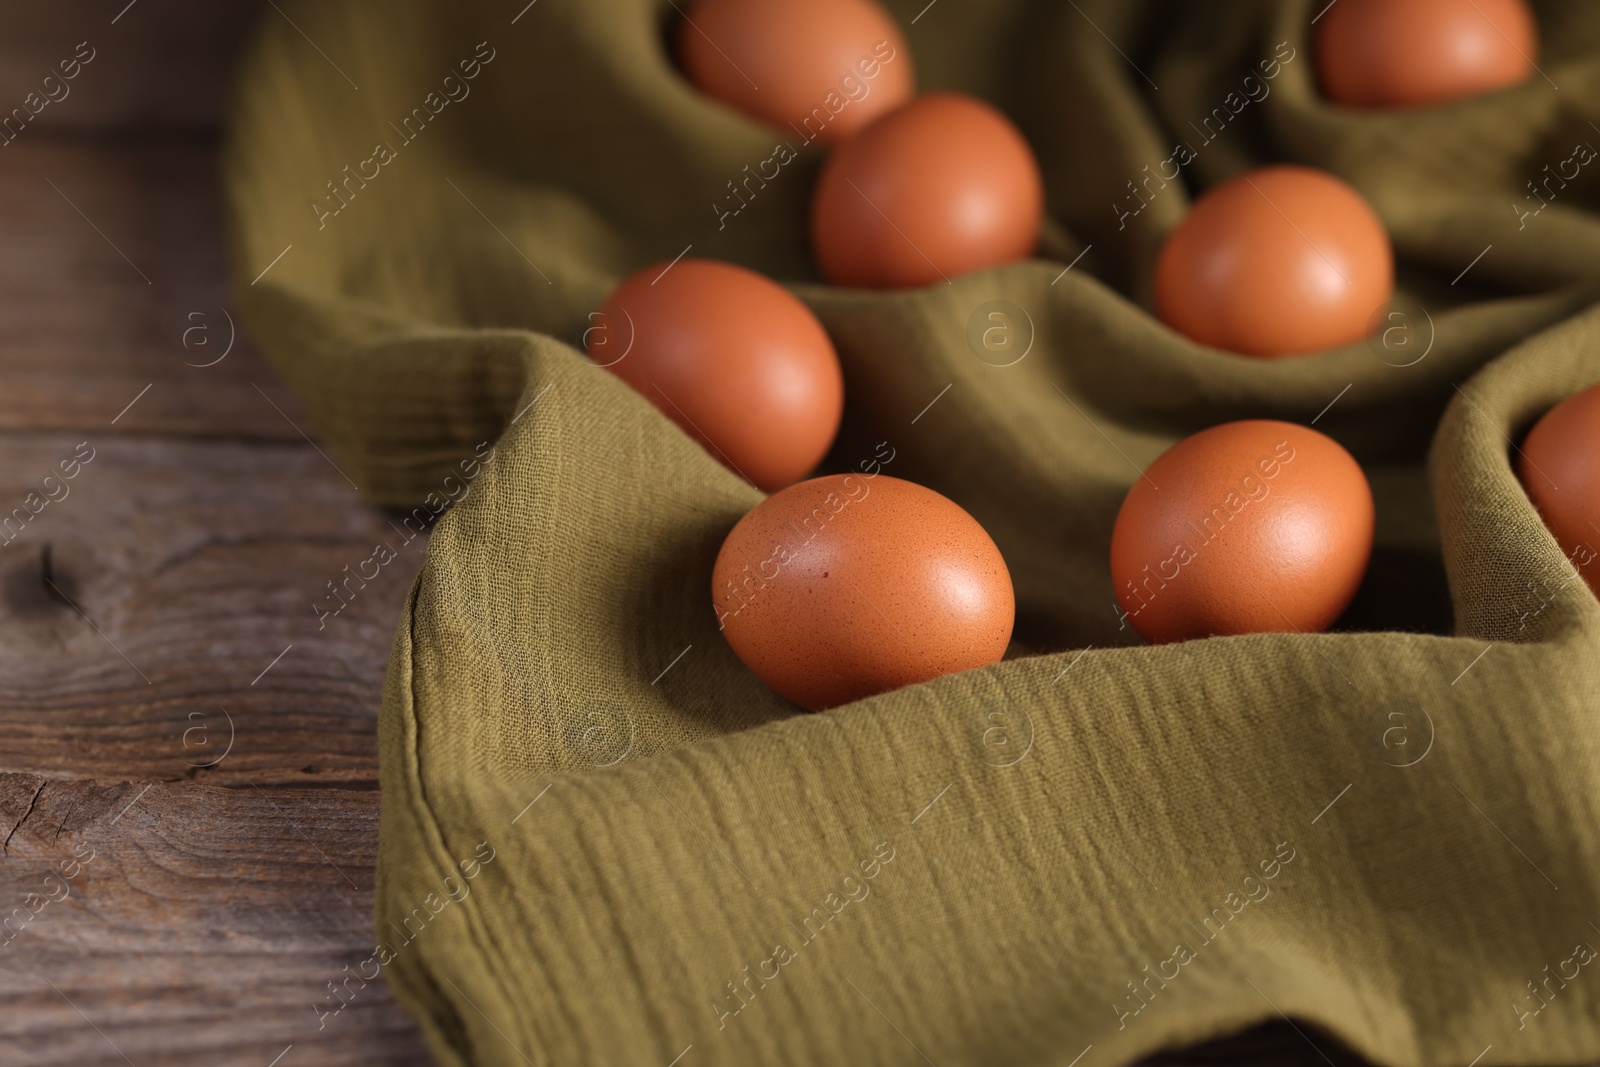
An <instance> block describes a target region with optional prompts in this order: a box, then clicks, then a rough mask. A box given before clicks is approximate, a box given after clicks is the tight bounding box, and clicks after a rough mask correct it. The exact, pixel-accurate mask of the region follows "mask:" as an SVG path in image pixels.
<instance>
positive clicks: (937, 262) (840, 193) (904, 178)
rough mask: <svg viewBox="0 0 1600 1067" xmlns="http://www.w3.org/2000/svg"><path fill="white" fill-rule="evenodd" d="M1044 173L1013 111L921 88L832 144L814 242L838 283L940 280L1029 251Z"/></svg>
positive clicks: (816, 205) (822, 265)
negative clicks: (1006, 112)
mask: <svg viewBox="0 0 1600 1067" xmlns="http://www.w3.org/2000/svg"><path fill="white" fill-rule="evenodd" d="M1043 218H1044V182H1043V179H1041V178H1040V176H1039V164H1038V162H1037V161H1036V160H1035V159H1034V156H1033V150H1032V149H1030V148H1029V147H1028V142H1027V141H1025V140H1024V139H1023V137H1022V134H1021V133H1020V132H1019V131H1018V130H1017V128H1016V127H1015V126H1013V125H1012V124H1011V121H1010V120H1009V119H1007V118H1006V117H1005V116H1004V115H1002V114H1001V113H1000V112H998V111H996V110H995V109H994V108H992V107H990V106H989V105H988V104H985V103H984V102H983V101H981V100H974V99H973V98H971V97H967V96H959V95H957V94H955V93H927V94H925V95H923V96H919V97H918V98H917V99H916V100H914V101H912V102H911V103H909V104H907V105H906V106H905V107H903V108H901V109H899V110H898V111H894V112H891V113H890V114H888V115H885V116H884V117H883V118H881V119H879V120H878V121H877V122H875V123H873V124H872V125H871V126H869V127H867V128H866V129H865V130H863V131H862V132H861V134H860V135H859V136H857V137H855V138H854V139H852V140H850V141H848V142H846V143H845V144H843V145H841V146H840V147H839V148H837V149H836V150H835V151H834V153H833V154H832V155H831V156H830V157H829V158H828V161H827V163H826V164H824V166H823V169H822V173H821V175H820V176H819V177H818V179H817V189H816V193H815V196H814V199H813V200H812V205H811V244H812V249H813V251H814V252H815V254H816V258H817V266H818V268H819V269H820V270H821V271H822V276H823V277H824V278H826V279H827V280H828V281H830V282H832V283H833V284H834V285H848V286H857V287H863V288H878V289H890V288H897V287H914V286H922V285H929V284H931V283H933V282H939V281H947V280H949V279H952V278H955V277H957V276H959V275H962V274H967V273H970V272H971V271H975V270H982V269H983V268H985V267H994V266H998V265H999V264H1002V263H1010V262H1012V261H1013V260H1018V259H1023V258H1025V257H1027V256H1028V255H1030V254H1032V252H1033V249H1034V245H1035V244H1037V242H1038V239H1039V228H1040V225H1041V223H1042V221H1043Z"/></svg>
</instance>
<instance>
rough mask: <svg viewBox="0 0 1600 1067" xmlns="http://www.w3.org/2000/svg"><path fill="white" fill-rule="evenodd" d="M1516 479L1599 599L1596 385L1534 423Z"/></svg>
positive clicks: (1599, 417)
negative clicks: (1519, 480) (1519, 481)
mask: <svg viewBox="0 0 1600 1067" xmlns="http://www.w3.org/2000/svg"><path fill="white" fill-rule="evenodd" d="M1517 477H1518V478H1520V479H1521V481H1522V486H1523V488H1524V489H1526V490H1527V491H1528V498H1529V499H1531V500H1532V501H1533V503H1534V506H1535V507H1537V508H1538V509H1539V515H1540V516H1541V517H1542V518H1543V519H1544V522H1545V525H1546V526H1548V527H1549V528H1550V532H1551V533H1552V534H1554V535H1555V538H1556V541H1557V542H1559V543H1560V545H1561V550H1562V551H1563V552H1565V553H1566V554H1567V558H1568V559H1569V560H1571V561H1572V564H1573V566H1575V567H1577V568H1578V573H1580V574H1582V575H1583V577H1584V580H1585V581H1587V582H1588V583H1589V588H1590V589H1592V590H1594V591H1595V594H1596V595H1597V596H1600V561H1597V559H1596V554H1597V553H1600V385H1594V386H1590V387H1589V388H1588V389H1585V390H1584V391H1583V392H1581V393H1577V394H1576V395H1574V396H1570V397H1568V398H1567V399H1566V400H1563V401H1562V402H1561V403H1559V404H1557V405H1556V406H1555V407H1553V408H1551V409H1550V411H1549V412H1547V413H1546V414H1545V416H1544V418H1542V419H1540V420H1539V421H1538V422H1537V423H1536V424H1535V425H1534V427H1533V429H1532V430H1530V431H1529V432H1528V438H1527V440H1525V441H1523V442H1522V448H1521V450H1520V451H1519V452H1518V454H1517Z"/></svg>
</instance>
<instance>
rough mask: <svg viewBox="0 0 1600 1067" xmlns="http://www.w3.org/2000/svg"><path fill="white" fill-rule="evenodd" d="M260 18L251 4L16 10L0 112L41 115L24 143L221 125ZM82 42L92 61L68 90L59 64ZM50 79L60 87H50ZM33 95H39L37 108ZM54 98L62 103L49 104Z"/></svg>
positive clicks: (4, 46)
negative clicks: (68, 133)
mask: <svg viewBox="0 0 1600 1067" xmlns="http://www.w3.org/2000/svg"><path fill="white" fill-rule="evenodd" d="M262 11H266V12H269V13H270V12H271V8H269V7H267V5H265V4H263V3H258V2H255V0H249V2H240V0H230V2H228V3H219V4H194V3H186V2H184V0H134V2H133V3H130V2H129V0H90V2H87V3H74V4H19V5H12V6H10V7H8V8H7V10H6V32H5V35H4V38H3V39H0V114H9V113H10V111H11V109H12V108H14V107H26V108H27V110H28V111H29V112H30V113H31V112H32V111H34V110H35V109H37V111H38V114H37V116H36V117H34V118H32V119H31V120H30V121H29V123H28V125H27V126H25V127H23V128H22V134H21V136H22V137H31V136H32V135H34V134H37V133H45V132H49V131H57V132H59V131H64V130H74V131H104V130H110V129H129V128H134V129H149V128H151V127H168V128H170V127H196V128H212V127H215V126H216V125H218V124H219V123H220V122H221V120H222V117H223V110H224V108H225V107H226V105H227V101H228V98H229V96H230V95H231V93H230V92H229V87H230V86H231V84H232V80H233V69H234V66H235V64H236V63H237V60H238V55H239V52H240V49H241V47H242V45H243V43H244V40H245V36H246V33H247V31H248V30H249V28H250V26H251V25H253V24H254V22H255V20H256V18H257V16H258V14H259V13H260V12H262ZM274 17H280V16H277V15H274ZM84 42H87V45H88V50H85V51H84V53H83V54H85V55H90V54H92V55H93V57H94V58H93V59H91V60H90V62H89V64H88V65H87V66H82V65H80V68H79V69H78V73H77V76H76V77H74V78H72V79H71V80H70V81H65V82H64V83H63V82H62V80H61V74H62V69H61V66H60V64H61V62H62V61H63V60H70V59H72V58H73V57H74V55H75V54H76V53H77V52H78V50H79V49H78V46H79V45H80V43H84ZM308 47H309V46H308ZM89 50H92V51H89ZM72 69H73V68H72V67H71V66H69V67H68V68H67V70H69V71H70V70H72ZM48 75H54V76H55V78H56V79H57V80H56V82H54V83H51V84H49V85H46V84H44V78H45V77H46V76H48ZM63 84H64V86H65V88H63V87H62V86H63ZM30 92H38V93H39V96H38V97H36V98H35V99H34V101H32V102H31V106H30V103H29V102H28V100H27V96H28V93H30ZM51 95H54V96H55V97H56V98H57V99H55V100H50V96H51ZM39 100H49V101H50V102H48V103H44V104H43V105H41V104H40V103H39V102H38V101H39Z"/></svg>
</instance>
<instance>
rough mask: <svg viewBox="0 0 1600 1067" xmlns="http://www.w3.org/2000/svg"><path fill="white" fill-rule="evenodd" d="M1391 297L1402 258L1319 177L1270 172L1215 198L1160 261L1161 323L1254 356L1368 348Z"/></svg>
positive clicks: (1305, 171)
mask: <svg viewBox="0 0 1600 1067" xmlns="http://www.w3.org/2000/svg"><path fill="white" fill-rule="evenodd" d="M1393 291H1394V253H1393V251H1392V250H1391V248H1390V246H1389V235H1388V233H1386V232H1385V231H1384V228H1383V223H1382V222H1380V221H1379V220H1378V216H1377V214H1376V213H1374V212H1373V210H1372V208H1371V206H1369V205H1368V204H1367V202H1366V201H1365V200H1363V199H1362V198H1361V194H1360V193H1358V192H1356V191H1355V190H1354V189H1352V188H1351V187H1350V186H1349V185H1347V184H1345V183H1344V182H1342V181H1340V180H1339V179H1338V178H1335V177H1334V176H1333V175H1331V174H1328V173H1326V172H1324V171H1320V170H1313V169H1311V168H1310V167H1298V166H1272V167H1262V168H1260V169H1258V170H1253V171H1249V172H1247V173H1244V174H1241V175H1239V176H1238V177H1236V178H1233V179H1231V180H1229V181H1226V182H1223V183H1222V184H1221V185H1218V186H1216V187H1215V188H1213V189H1211V190H1210V191H1209V192H1207V193H1206V194H1205V195H1204V196H1202V197H1201V198H1200V199H1199V200H1197V201H1196V202H1195V203H1194V206H1193V207H1191V208H1190V209H1189V214H1188V215H1187V216H1185V217H1184V220H1183V221H1182V222H1181V223H1179V224H1178V226H1177V227H1176V228H1175V229H1174V230H1173V231H1172V233H1171V234H1170V235H1169V236H1168V238H1167V241H1166V243H1165V244H1164V245H1163V246H1162V249H1161V255H1160V257H1159V258H1158V259H1157V261H1156V274H1155V303H1156V314H1157V315H1158V316H1159V317H1160V318H1161V321H1163V322H1165V323H1166V324H1167V325H1168V326H1171V327H1172V328H1173V329H1175V330H1177V331H1178V332H1179V333H1181V334H1184V335H1185V336H1187V337H1189V338H1190V339H1191V340H1195V341H1198V342H1200V343H1201V344H1205V345H1211V346H1212V347H1214V348H1222V349H1226V350H1228V351H1230V352H1241V353H1244V354H1246V355H1252V356H1268V357H1273V356H1292V355H1304V354H1306V353H1309V352H1316V351H1320V350H1322V349H1328V348H1337V347H1339V346H1341V345H1347V344H1352V343H1354V342H1356V341H1359V340H1361V339H1362V338H1363V337H1365V336H1366V334H1367V332H1368V329H1369V326H1368V323H1369V321H1370V320H1371V317H1372V315H1373V313H1374V312H1376V311H1377V310H1378V309H1379V308H1380V307H1381V306H1383V305H1385V304H1387V303H1388V302H1389V298H1390V296H1391V294H1392V293H1393Z"/></svg>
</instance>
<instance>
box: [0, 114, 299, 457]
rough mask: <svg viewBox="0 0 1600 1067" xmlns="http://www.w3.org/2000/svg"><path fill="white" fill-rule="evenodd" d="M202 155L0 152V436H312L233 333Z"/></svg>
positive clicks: (60, 143) (165, 147) (109, 145)
mask: <svg viewBox="0 0 1600 1067" xmlns="http://www.w3.org/2000/svg"><path fill="white" fill-rule="evenodd" d="M69 100H70V98H69ZM216 166H217V163H216V145H215V143H214V142H213V141H211V140H209V139H205V138H200V139H196V138H180V139H173V138H170V137H169V138H167V139H165V140H162V139H160V138H153V139H152V138H141V139H139V140H138V141H127V142H123V141H109V140H98V141H90V140H81V139H80V140H74V139H70V138H65V139H63V138H51V137H50V136H48V134H46V133H41V134H40V136H38V137H29V136H24V137H19V138H18V139H17V140H16V141H15V142H13V143H11V144H10V145H9V146H7V147H5V148H4V149H0V235H3V238H4V241H5V248H6V254H5V255H4V256H0V292H3V293H4V294H5V297H6V298H5V300H4V301H0V352H3V353H4V366H5V382H6V388H5V389H4V390H0V431H4V430H42V429H76V428H94V429H97V430H100V431H101V432H104V431H105V430H107V429H110V428H111V427H112V424H113V420H115V427H114V428H115V430H117V431H119V432H122V433H161V434H168V435H181V436H200V437H206V436H217V437H231V438H248V439H262V440H278V441H301V440H303V438H302V436H301V431H300V429H296V426H295V424H298V425H299V426H300V427H301V428H303V429H304V430H305V431H306V432H313V431H312V427H311V426H310V425H309V423H308V420H307V418H306V416H305V413H304V411H303V409H302V408H301V407H300V405H299V403H298V401H296V399H295V398H294V396H293V394H291V393H290V392H289V390H288V389H287V388H286V387H285V386H284V385H283V384H282V383H280V382H279V381H278V379H277V376H276V375H275V374H274V373H273V372H272V371H271V369H270V368H269V367H268V366H267V364H266V362H265V360H264V359H263V358H262V356H261V355H260V353H259V352H258V351H257V350H256V349H255V348H254V347H253V346H252V345H251V343H250V341H249V339H248V338H246V337H245V336H244V334H243V331H242V329H240V328H239V325H238V323H239V317H238V311H237V309H236V308H235V307H234V305H233V302H232V298H231V296H230V295H229V286H228V279H227V275H226V270H225V264H224V252H223V242H222V204H221V193H220V190H219V189H218V186H217V179H216ZM230 338H231V339H232V341H233V344H232V348H231V350H230V349H229V348H228V343H229V340H230ZM224 353H226V355H225V356H224ZM219 360H220V361H219ZM207 364H210V365H207ZM130 403H131V404H132V406H131V407H129V406H128V405H130ZM274 405H276V406H274ZM124 409H126V410H124ZM119 416H120V417H119Z"/></svg>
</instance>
